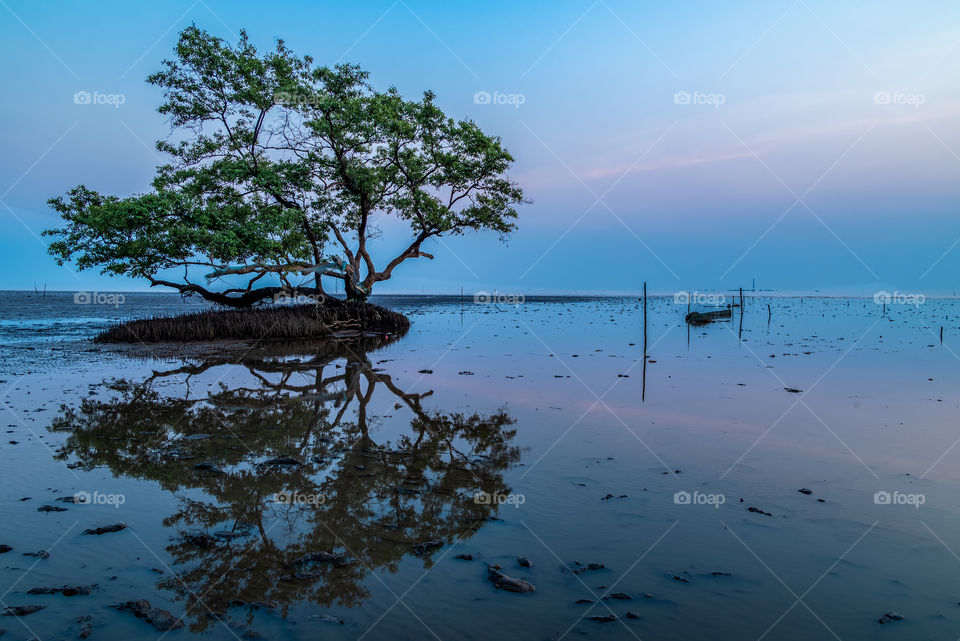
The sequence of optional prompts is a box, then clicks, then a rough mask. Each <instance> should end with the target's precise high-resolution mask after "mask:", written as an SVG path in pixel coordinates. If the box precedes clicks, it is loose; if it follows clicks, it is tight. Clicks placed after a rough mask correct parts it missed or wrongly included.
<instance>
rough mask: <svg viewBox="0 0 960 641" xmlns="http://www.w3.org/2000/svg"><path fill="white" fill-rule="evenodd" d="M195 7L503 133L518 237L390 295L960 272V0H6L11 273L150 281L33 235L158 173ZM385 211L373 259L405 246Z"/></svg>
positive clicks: (466, 253) (1, 11)
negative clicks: (87, 192)
mask: <svg viewBox="0 0 960 641" xmlns="http://www.w3.org/2000/svg"><path fill="white" fill-rule="evenodd" d="M191 22H194V23H196V24H197V25H198V26H200V27H202V28H205V29H207V30H209V31H211V32H212V33H215V34H217V35H219V36H221V37H223V38H226V39H228V40H231V41H232V40H235V39H236V34H237V33H238V32H239V30H240V29H241V28H245V29H246V30H247V31H248V32H249V34H250V35H251V38H252V39H253V41H254V42H255V43H256V44H257V45H258V47H259V48H260V49H261V50H263V49H268V48H271V47H272V46H273V44H274V40H275V39H276V38H278V37H282V38H283V39H284V40H285V41H286V42H287V44H288V45H289V46H290V47H291V48H292V49H293V50H294V51H295V52H296V53H298V54H301V55H303V54H311V55H312V56H313V57H314V59H315V60H316V61H317V62H318V63H321V64H333V63H335V62H338V61H348V62H354V63H357V64H360V65H361V66H363V67H365V68H366V69H368V70H369V71H370V72H371V75H372V81H373V83H374V84H376V85H378V86H380V87H386V86H389V85H391V84H392V85H396V86H397V87H398V89H400V91H401V92H402V93H404V94H405V95H406V96H407V97H410V98H415V97H417V96H418V95H419V94H420V93H421V92H422V91H423V90H425V89H432V90H433V91H435V92H436V93H437V95H438V103H439V104H440V106H441V107H443V108H444V109H445V110H446V111H447V113H448V114H450V115H451V116H453V117H456V118H472V119H474V120H476V121H477V122H478V123H479V124H480V125H481V126H482V127H483V128H484V129H485V130H486V131H488V132H491V133H494V134H496V135H499V136H501V138H502V139H503V141H504V142H505V144H506V146H507V147H508V148H509V149H510V150H511V151H512V153H513V154H514V156H515V157H516V159H517V162H516V165H515V169H514V171H513V172H512V174H513V177H514V178H515V179H516V180H517V181H519V182H520V183H521V184H522V185H523V186H524V187H525V189H526V191H527V195H528V197H529V198H530V199H531V200H533V201H534V202H533V204H531V205H528V206H525V207H524V208H523V209H522V210H521V217H520V221H519V224H520V230H519V231H518V232H517V233H516V234H515V235H514V236H513V237H512V238H511V240H510V241H509V243H508V244H507V245H503V244H501V243H500V242H499V241H498V240H497V238H496V236H495V235H492V234H478V235H472V236H463V237H456V238H452V239H449V240H443V241H442V242H440V243H437V242H434V243H433V246H432V248H428V247H425V250H426V251H431V252H433V253H435V254H436V259H435V260H434V261H428V260H425V259H419V260H415V261H414V260H411V261H407V262H406V263H404V264H403V266H401V267H400V268H398V269H397V271H396V272H395V275H394V278H393V279H392V280H391V281H388V282H387V283H381V284H379V285H378V289H377V291H379V292H387V291H393V292H416V293H419V292H421V291H425V292H427V293H434V292H448V293H452V292H454V291H459V288H460V286H461V285H463V286H464V288H465V289H466V290H467V291H477V290H493V289H497V290H499V291H500V292H511V293H530V292H544V293H554V292H556V293H560V292H580V293H586V292H590V291H594V292H609V293H615V292H636V291H638V290H639V289H640V288H641V286H642V282H643V281H644V280H646V281H648V282H649V283H650V288H651V289H652V290H653V291H656V292H671V291H676V290H679V289H686V290H695V289H697V290H711V289H715V288H720V289H729V288H736V287H738V286H741V285H744V286H749V285H750V283H751V279H752V278H756V279H757V285H758V287H762V288H773V289H777V290H780V291H814V290H819V291H821V292H824V293H864V294H871V293H872V292H874V291H877V290H878V289H886V290H889V291H895V290H899V291H901V292H923V293H926V294H928V295H930V294H953V293H954V291H958V290H960V287H958V283H957V278H956V276H957V275H958V274H960V217H958V216H957V215H956V214H957V210H958V205H960V122H958V120H960V119H958V115H960V91H958V90H960V73H958V71H960V3H957V2H956V0H944V1H925V0H917V1H915V2H909V3H907V2H903V1H902V0H897V1H887V0H870V1H869V2H867V1H864V2H859V1H850V2H842V3H838V2H830V1H824V0H760V1H756V2H744V1H737V2H733V1H731V2H718V1H717V0H705V1H702V2H699V1H692V0H683V1H682V2H662V1H659V0H658V1H638V0H629V1H628V0H596V1H590V0H581V1H576V2H574V1H566V0H549V1H547V0H544V1H531V0H525V1H524V2H516V1H515V0H514V1H508V0H487V1H484V2H466V1H464V2H449V1H441V0H437V1H426V0H395V1H394V0H370V1H365V2H332V1H322V2H315V1H307V0H303V1H277V2H271V3H268V4H264V3H261V2H252V1H250V2H246V1H241V0H230V1H227V0H170V1H169V2H162V3H140V2H128V1H113V2H111V1H104V0H97V1H96V2H92V1H90V2H86V1H77V2H66V1H54V0H49V1H48V0H0V55H2V57H3V60H4V61H5V62H4V65H3V66H2V68H0V83H2V86H3V87H4V94H5V99H4V100H3V101H0V123H2V125H0V131H2V134H3V136H2V138H3V149H4V153H3V154H2V155H0V224H2V230H3V233H2V235H0V289H31V288H32V287H33V285H34V283H35V282H36V283H37V284H39V285H40V286H41V287H42V286H43V284H44V283H46V285H47V287H48V288H49V289H71V290H72V289H91V290H92V289H99V290H103V291H106V290H118V289H120V290H133V289H143V288H144V285H143V284H142V283H139V282H136V281H131V280H123V279H110V278H105V277H101V276H100V275H99V274H96V273H95V272H84V273H81V274H79V275H78V274H75V273H73V272H72V270H69V269H67V268H59V267H57V266H56V264H55V263H54V261H53V259H52V258H50V257H49V256H48V255H47V254H46V249H45V242H43V241H42V240H41V239H39V238H38V236H39V233H40V232H41V230H43V229H45V228H48V227H51V226H55V225H56V224H57V220H56V218H55V216H54V215H53V214H52V213H51V212H50V211H49V209H48V208H47V206H46V200H47V199H48V198H50V197H51V196H55V195H59V194H61V193H63V192H64V191H66V190H67V189H68V188H70V187H72V186H74V185H76V184H78V183H84V184H86V185H87V186H89V187H92V188H95V189H97V190H99V191H102V192H106V193H116V194H123V195H126V194H130V193H136V192H140V191H145V190H146V189H147V188H148V186H149V181H150V179H151V177H152V175H153V169H154V166H155V165H157V164H159V163H160V161H161V159H160V158H158V157H157V156H156V155H155V152H154V151H153V142H154V140H156V139H157V138H162V137H165V136H166V135H167V133H168V126H167V124H166V123H165V122H164V119H163V117H162V116H160V115H159V114H157V113H156V111H155V109H156V106H157V105H158V104H159V102H160V99H161V95H160V92H159V90H158V89H156V88H155V87H151V86H148V85H147V84H146V83H145V82H144V78H145V77H146V76H147V75H148V74H149V73H151V72H153V71H155V70H157V69H158V66H159V63H160V60H161V59H162V58H165V57H169V56H170V55H171V52H172V47H173V45H174V43H175V42H176V38H177V33H178V31H179V30H180V29H182V28H183V27H185V26H187V25H189V24H190V23H191ZM82 91H85V92H89V94H91V96H93V100H92V101H91V102H92V103H97V102H99V103H100V104H77V102H76V101H75V94H77V92H82ZM95 92H96V93H95ZM81 102H82V99H81ZM119 102H122V104H117V103H119ZM382 227H383V230H384V236H383V240H381V241H379V245H378V246H377V247H376V250H377V251H378V253H379V255H381V256H383V255H385V254H387V253H391V252H392V251H394V250H395V249H396V248H399V247H400V246H401V245H403V246H405V245H406V239H407V236H406V230H405V229H403V228H400V227H395V226H393V225H392V224H390V223H389V222H385V223H383V224H382ZM391 257H392V254H391Z"/></svg>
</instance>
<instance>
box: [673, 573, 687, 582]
mask: <svg viewBox="0 0 960 641" xmlns="http://www.w3.org/2000/svg"><path fill="white" fill-rule="evenodd" d="M673 580H674V581H679V582H680V583H690V579H687V578H685V577H682V576H680V575H677V574H674V575H673Z"/></svg>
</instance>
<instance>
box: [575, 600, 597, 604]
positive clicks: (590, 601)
mask: <svg viewBox="0 0 960 641" xmlns="http://www.w3.org/2000/svg"><path fill="white" fill-rule="evenodd" d="M576 603H578V604H582V605H586V604H588V603H594V600H593V599H577V601H576Z"/></svg>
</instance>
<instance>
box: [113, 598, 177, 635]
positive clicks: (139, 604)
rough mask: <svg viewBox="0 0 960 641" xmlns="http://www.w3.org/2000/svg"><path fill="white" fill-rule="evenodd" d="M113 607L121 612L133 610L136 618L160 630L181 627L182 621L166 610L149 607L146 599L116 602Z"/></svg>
mask: <svg viewBox="0 0 960 641" xmlns="http://www.w3.org/2000/svg"><path fill="white" fill-rule="evenodd" d="M114 607H116V609H118V610H120V611H121V612H133V614H134V615H136V617H137V618H138V619H143V620H144V621H146V622H147V623H149V624H150V625H152V626H153V627H154V628H156V629H157V630H160V631H161V632H165V631H167V630H176V629H177V628H182V627H183V621H181V620H180V619H178V618H176V617H175V616H173V615H172V614H170V612H169V611H167V610H161V609H160V608H154V607H151V605H150V602H149V601H147V600H146V599H140V600H139V601H127V602H125V603H118V604H117V605H116V606H114Z"/></svg>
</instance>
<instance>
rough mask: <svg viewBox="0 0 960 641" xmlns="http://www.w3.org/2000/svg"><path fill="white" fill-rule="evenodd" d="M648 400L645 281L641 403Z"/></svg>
mask: <svg viewBox="0 0 960 641" xmlns="http://www.w3.org/2000/svg"><path fill="white" fill-rule="evenodd" d="M646 400H647V281H643V373H642V378H641V380H640V402H644V401H646Z"/></svg>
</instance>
